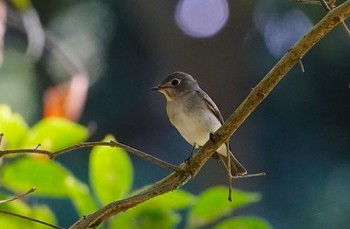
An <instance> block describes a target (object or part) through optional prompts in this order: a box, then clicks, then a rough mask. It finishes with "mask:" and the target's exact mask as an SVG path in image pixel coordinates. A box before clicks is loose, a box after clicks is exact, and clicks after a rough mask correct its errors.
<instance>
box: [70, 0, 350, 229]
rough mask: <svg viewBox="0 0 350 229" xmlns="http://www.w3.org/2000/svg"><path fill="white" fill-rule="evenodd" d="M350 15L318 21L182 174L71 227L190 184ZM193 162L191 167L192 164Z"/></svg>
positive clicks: (340, 12)
mask: <svg viewBox="0 0 350 229" xmlns="http://www.w3.org/2000/svg"><path fill="white" fill-rule="evenodd" d="M349 15H350V0H348V1H346V2H344V3H343V4H342V5H340V6H338V7H337V8H335V9H333V10H332V11H330V12H329V13H328V14H327V15H326V17H324V18H323V19H322V20H321V21H320V22H319V23H317V24H316V25H315V26H314V27H313V28H312V29H311V30H310V31H309V32H308V33H307V34H306V35H305V36H304V37H303V38H301V39H300V40H299V41H298V42H297V43H296V44H295V45H294V46H293V48H292V49H290V50H289V51H288V53H286V54H285V55H284V56H283V57H282V59H281V60H280V61H279V62H278V63H277V64H276V65H275V66H274V67H273V68H272V69H271V71H270V72H269V73H268V74H267V75H266V76H265V77H264V78H263V80H262V81H260V83H259V84H258V85H257V86H256V87H255V88H254V89H253V90H252V91H251V93H250V94H249V95H248V97H247V98H246V99H245V100H244V101H243V103H242V104H241V105H240V106H239V107H238V108H237V110H236V111H235V112H234V113H233V114H232V115H231V116H230V118H229V119H228V120H227V121H226V122H225V123H224V124H223V125H222V127H221V128H220V129H219V130H218V131H217V132H216V133H215V135H217V137H215V138H213V140H209V141H208V142H207V143H206V144H205V145H204V146H203V147H202V148H201V149H200V150H199V151H198V152H197V153H195V154H194V155H193V156H192V158H190V160H189V162H188V163H186V162H184V163H182V164H181V165H180V168H182V169H183V172H182V173H177V172H174V173H172V174H170V175H169V176H167V177H165V178H164V179H163V180H161V181H159V182H157V183H155V184H154V185H153V186H151V187H150V188H148V189H147V190H144V191H142V192H141V193H138V194H136V195H134V196H131V197H129V198H126V199H123V200H119V201H115V202H112V203H110V204H108V205H106V206H104V207H102V208H101V209H99V210H97V211H96V212H94V213H91V214H89V215H86V216H84V217H83V218H82V219H80V220H79V221H77V222H76V223H75V224H74V225H72V226H71V229H78V228H79V229H81V228H92V227H96V226H97V225H99V224H100V223H101V222H103V221H104V220H106V219H107V218H108V217H110V216H113V215H116V214H118V213H120V212H123V211H126V210H128V209H129V208H132V207H134V206H136V205H138V204H140V203H143V202H145V201H147V200H149V199H151V198H154V197H156V196H159V195H161V194H164V193H167V192H170V191H172V190H174V189H177V188H179V187H181V186H183V185H184V184H186V183H187V182H188V181H189V180H190V179H191V177H192V175H193V176H194V175H196V174H197V173H198V171H199V170H200V168H201V167H202V166H203V165H204V164H205V162H206V161H207V160H208V159H209V158H210V157H211V156H212V154H213V153H214V152H215V150H216V149H217V148H218V147H219V146H220V145H222V144H224V143H225V142H226V141H228V140H229V138H230V137H231V136H232V134H233V133H234V132H235V131H236V130H237V129H238V128H239V127H240V126H241V125H242V123H243V122H244V121H245V120H246V119H247V118H248V116H249V115H250V114H251V113H252V112H253V111H254V110H255V108H256V107H257V106H258V105H259V104H260V103H261V102H262V101H263V100H264V99H265V98H266V97H267V96H268V94H269V93H270V92H271V91H272V90H273V88H274V87H275V86H276V85H277V84H278V83H279V82H280V80H281V79H282V78H283V77H284V76H285V75H286V74H287V73H288V72H289V70H290V69H291V68H292V67H293V66H294V65H295V64H296V63H298V62H299V60H300V59H301V58H302V57H303V56H304V55H305V54H306V53H307V52H308V51H309V50H310V49H311V48H312V47H313V46H314V45H315V44H316V43H317V42H318V41H319V40H321V39H322V38H323V37H324V36H325V35H326V34H327V33H328V32H330V31H331V30H332V29H334V28H335V27H336V26H337V25H338V24H340V23H341V22H342V21H343V20H345V19H346V18H347V17H348V16H349ZM189 165H190V166H189Z"/></svg>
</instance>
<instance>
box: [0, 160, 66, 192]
mask: <svg viewBox="0 0 350 229" xmlns="http://www.w3.org/2000/svg"><path fill="white" fill-rule="evenodd" d="M70 177H71V175H70V173H69V172H68V171H67V170H66V169H65V168H64V167H63V166H61V165H60V164H59V163H58V162H55V161H47V160H42V159H37V158H30V157H22V158H19V159H17V160H15V161H13V162H11V163H8V164H5V165H4V166H3V168H2V170H1V171H0V180H1V181H2V185H3V186H5V187H6V188H7V189H10V190H12V191H13V192H25V191H28V190H29V189H30V188H32V187H36V188H37V189H36V191H35V192H34V193H33V194H32V195H46V196H51V197H65V196H67V189H66V182H69V180H70Z"/></svg>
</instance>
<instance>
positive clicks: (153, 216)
mask: <svg viewBox="0 0 350 229" xmlns="http://www.w3.org/2000/svg"><path fill="white" fill-rule="evenodd" d="M145 188H147V187H145ZM193 199H194V197H193V195H192V194H190V193H188V192H185V191H183V190H179V189H178V190H175V191H173V192H169V193H166V194H164V195H161V196H158V197H155V198H153V199H150V200H148V201H146V202H144V203H142V204H140V205H138V206H136V207H134V208H132V209H129V210H128V211H127V212H125V213H123V214H120V215H118V216H117V217H116V218H115V219H113V221H112V225H114V226H113V227H112V228H119V227H118V225H128V226H129V228H142V229H148V228H150V229H151V228H162V229H163V228H169V229H170V228H174V227H175V225H176V224H178V223H179V222H180V220H181V217H180V215H179V214H177V213H176V212H175V211H174V210H179V209H184V208H187V207H188V206H189V205H190V204H191V203H192V202H193Z"/></svg>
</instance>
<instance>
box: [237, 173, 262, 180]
mask: <svg viewBox="0 0 350 229" xmlns="http://www.w3.org/2000/svg"><path fill="white" fill-rule="evenodd" d="M262 176H266V173H265V172H262V173H251V174H245V175H241V176H233V177H232V178H233V179H242V178H252V177H262Z"/></svg>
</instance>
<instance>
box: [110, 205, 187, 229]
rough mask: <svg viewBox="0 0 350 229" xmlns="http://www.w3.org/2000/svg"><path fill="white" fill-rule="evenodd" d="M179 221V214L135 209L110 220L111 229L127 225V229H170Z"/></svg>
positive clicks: (145, 208)
mask: <svg viewBox="0 0 350 229" xmlns="http://www.w3.org/2000/svg"><path fill="white" fill-rule="evenodd" d="M180 219H181V218H180V215H179V214H177V213H175V212H172V211H167V210H165V209H162V208H156V207H144V208H139V207H135V208H132V209H130V210H128V211H127V212H124V213H121V214H119V215H118V216H116V217H115V218H114V219H112V222H111V225H112V227H111V228H121V225H127V228H137V229H154V228H162V229H171V228H174V227H175V225H176V224H178V223H179V222H180Z"/></svg>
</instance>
